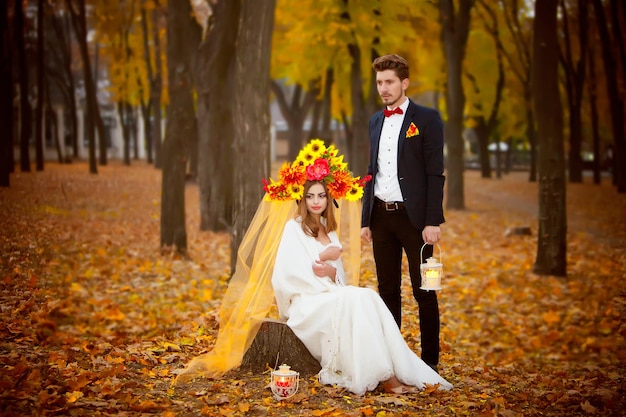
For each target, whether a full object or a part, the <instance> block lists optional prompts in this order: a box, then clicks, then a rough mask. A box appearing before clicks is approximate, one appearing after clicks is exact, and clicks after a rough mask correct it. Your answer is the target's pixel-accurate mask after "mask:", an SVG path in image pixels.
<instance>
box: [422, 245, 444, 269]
mask: <svg viewBox="0 0 626 417" xmlns="http://www.w3.org/2000/svg"><path fill="white" fill-rule="evenodd" d="M426 245H429V243H424V244H423V245H422V249H420V263H421V264H423V263H424V260H423V254H424V246H426ZM436 245H437V247H438V248H439V263H441V264H443V253H442V252H441V246H439V243H437V244H436ZM431 246H434V245H431Z"/></svg>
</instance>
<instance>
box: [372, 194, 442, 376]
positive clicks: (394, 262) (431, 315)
mask: <svg viewBox="0 0 626 417" xmlns="http://www.w3.org/2000/svg"><path fill="white" fill-rule="evenodd" d="M370 229H371V231H372V241H373V250H374V261H375V262H376V274H377V275H378V292H379V294H380V296H381V298H382V299H383V301H384V302H385V304H387V307H388V308H389V310H390V311H391V314H393V317H394V319H395V320H396V323H398V327H400V326H401V323H402V292H401V281H402V249H404V251H405V252H406V255H407V259H408V262H409V273H410V275H411V285H412V287H413V296H414V297H415V300H416V301H417V305H418V309H419V321H420V333H421V347H422V359H423V360H424V362H426V363H428V364H430V365H437V364H438V363H439V327H440V323H439V304H438V303H437V293H436V291H425V290H420V286H421V285H422V284H421V281H422V278H421V275H420V263H421V262H420V250H421V248H422V245H423V244H424V240H423V239H422V231H421V230H417V229H416V228H415V227H413V225H412V224H411V222H410V221H409V216H408V215H407V212H406V209H405V208H404V207H399V208H397V209H395V208H394V210H391V211H389V210H387V209H386V208H385V207H382V206H381V205H380V202H379V200H376V202H375V204H374V211H373V213H372V221H371V225H370ZM432 251H433V247H432V246H431V245H427V246H426V247H424V251H423V254H422V258H423V260H424V261H425V260H426V258H428V257H430V256H432Z"/></svg>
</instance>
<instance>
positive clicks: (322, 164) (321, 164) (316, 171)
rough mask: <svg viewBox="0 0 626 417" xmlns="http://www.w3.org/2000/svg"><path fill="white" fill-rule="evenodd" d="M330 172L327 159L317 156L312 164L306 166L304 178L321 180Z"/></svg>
mask: <svg viewBox="0 0 626 417" xmlns="http://www.w3.org/2000/svg"><path fill="white" fill-rule="evenodd" d="M328 174H330V165H328V159H325V158H318V159H316V160H315V162H314V163H313V165H309V166H308V167H306V178H307V180H309V181H321V180H323V179H324V177H326V176H327V175H328Z"/></svg>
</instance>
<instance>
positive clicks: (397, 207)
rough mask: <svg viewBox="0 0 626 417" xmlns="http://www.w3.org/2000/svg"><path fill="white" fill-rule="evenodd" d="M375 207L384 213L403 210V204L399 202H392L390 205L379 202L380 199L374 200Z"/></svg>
mask: <svg viewBox="0 0 626 417" xmlns="http://www.w3.org/2000/svg"><path fill="white" fill-rule="evenodd" d="M374 203H375V205H376V207H379V208H382V209H384V210H385V211H396V210H404V203H403V202H401V201H392V202H390V203H388V202H385V201H383V200H381V199H380V198H374Z"/></svg>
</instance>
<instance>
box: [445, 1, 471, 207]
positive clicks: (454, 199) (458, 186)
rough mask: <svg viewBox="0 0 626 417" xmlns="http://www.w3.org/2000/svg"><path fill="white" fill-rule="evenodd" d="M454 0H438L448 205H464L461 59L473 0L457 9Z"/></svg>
mask: <svg viewBox="0 0 626 417" xmlns="http://www.w3.org/2000/svg"><path fill="white" fill-rule="evenodd" d="M454 3H455V2H454V1H453V0H439V11H440V20H441V27H442V39H443V47H444V56H445V59H446V69H447V93H446V106H447V109H448V121H447V122H446V125H445V137H446V145H447V170H448V180H447V184H448V189H447V203H446V205H447V208H449V209H464V208H465V195H464V194H465V191H464V184H463V170H464V161H463V156H464V149H465V146H464V139H463V117H464V113H463V112H464V109H465V93H464V92H463V79H462V77H463V60H464V59H465V49H466V46H467V38H468V35H469V26H470V12H471V10H472V7H473V6H474V0H459V1H458V2H457V4H458V6H459V7H458V13H457V12H456V11H455V10H454Z"/></svg>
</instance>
